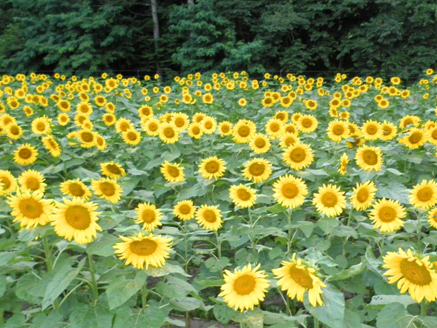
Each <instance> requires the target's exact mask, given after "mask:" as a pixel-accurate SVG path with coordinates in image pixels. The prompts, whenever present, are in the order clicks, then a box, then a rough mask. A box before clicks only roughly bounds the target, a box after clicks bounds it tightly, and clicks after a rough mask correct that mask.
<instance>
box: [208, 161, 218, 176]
mask: <svg viewBox="0 0 437 328" xmlns="http://www.w3.org/2000/svg"><path fill="white" fill-rule="evenodd" d="M219 168H220V165H219V163H217V162H216V161H210V162H208V163H206V164H205V171H206V172H208V173H216V172H218V170H219Z"/></svg>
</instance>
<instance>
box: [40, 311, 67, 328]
mask: <svg viewBox="0 0 437 328" xmlns="http://www.w3.org/2000/svg"><path fill="white" fill-rule="evenodd" d="M32 323H33V326H32V327H33V328H61V327H64V326H65V322H64V317H63V315H62V313H60V311H51V312H49V314H48V315H47V314H45V313H39V314H37V315H36V316H35V318H34V319H33V320H32Z"/></svg>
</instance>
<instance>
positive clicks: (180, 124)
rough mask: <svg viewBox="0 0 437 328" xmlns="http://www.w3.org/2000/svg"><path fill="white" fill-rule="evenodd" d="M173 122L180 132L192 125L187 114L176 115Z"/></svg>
mask: <svg viewBox="0 0 437 328" xmlns="http://www.w3.org/2000/svg"><path fill="white" fill-rule="evenodd" d="M171 122H172V123H173V124H174V125H175V126H176V128H177V129H178V130H179V131H183V130H185V129H186V128H188V126H189V125H190V118H189V116H188V115H187V114H185V113H174V114H173V116H172V119H171Z"/></svg>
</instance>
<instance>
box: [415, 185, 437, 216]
mask: <svg viewBox="0 0 437 328" xmlns="http://www.w3.org/2000/svg"><path fill="white" fill-rule="evenodd" d="M409 198H410V204H412V205H413V206H414V207H415V208H421V209H424V210H426V209H429V208H431V207H433V206H435V205H436V204H437V184H436V182H435V181H434V180H430V181H426V180H422V182H421V183H420V184H418V185H415V186H414V187H413V189H412V190H411V191H410V197H409Z"/></svg>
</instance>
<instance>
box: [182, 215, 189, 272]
mask: <svg viewBox="0 0 437 328" xmlns="http://www.w3.org/2000/svg"><path fill="white" fill-rule="evenodd" d="M183 231H184V251H185V258H184V262H185V272H186V273H188V262H189V261H188V240H187V235H188V225H187V220H184V229H183Z"/></svg>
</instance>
